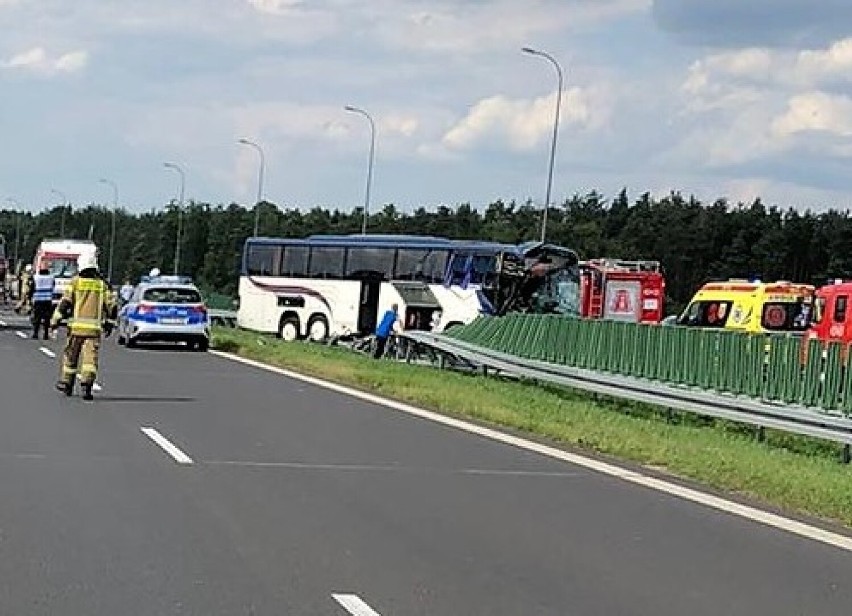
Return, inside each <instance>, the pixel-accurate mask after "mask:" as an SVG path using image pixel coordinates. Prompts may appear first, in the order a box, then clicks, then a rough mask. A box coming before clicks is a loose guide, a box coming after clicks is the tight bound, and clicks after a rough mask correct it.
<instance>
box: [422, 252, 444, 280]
mask: <svg viewBox="0 0 852 616" xmlns="http://www.w3.org/2000/svg"><path fill="white" fill-rule="evenodd" d="M449 258H450V251H449V250H430V251H429V254H428V255H427V256H426V259H425V260H424V261H423V278H424V281H425V282H430V283H433V284H439V283H441V282H443V280H444V274H445V273H446V271H447V261H448V260H449Z"/></svg>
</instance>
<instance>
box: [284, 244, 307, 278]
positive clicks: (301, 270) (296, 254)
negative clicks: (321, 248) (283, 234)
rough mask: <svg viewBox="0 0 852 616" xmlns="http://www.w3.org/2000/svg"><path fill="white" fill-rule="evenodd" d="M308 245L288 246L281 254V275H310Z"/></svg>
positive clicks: (299, 276)
mask: <svg viewBox="0 0 852 616" xmlns="http://www.w3.org/2000/svg"><path fill="white" fill-rule="evenodd" d="M308 251H309V249H308V247H307V246H287V247H285V248H284V254H282V255H281V275H282V276H291V277H293V278H307V276H308Z"/></svg>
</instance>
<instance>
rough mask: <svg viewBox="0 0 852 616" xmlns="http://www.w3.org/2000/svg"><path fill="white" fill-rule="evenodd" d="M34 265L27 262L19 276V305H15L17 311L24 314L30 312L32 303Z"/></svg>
mask: <svg viewBox="0 0 852 616" xmlns="http://www.w3.org/2000/svg"><path fill="white" fill-rule="evenodd" d="M32 271H33V266H32V265H29V264H27V266H26V267H25V268H24V271H23V272H21V274H20V276H19V277H18V305H17V306H15V312H17V313H21V312H23V313H24V314H29V313H30V309H31V307H32V306H31V305H30V295H32V286H33V274H32Z"/></svg>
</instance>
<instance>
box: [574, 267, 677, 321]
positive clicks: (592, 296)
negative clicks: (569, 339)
mask: <svg viewBox="0 0 852 616" xmlns="http://www.w3.org/2000/svg"><path fill="white" fill-rule="evenodd" d="M665 296H666V281H665V278H664V276H663V272H662V268H661V267H660V263H659V262H658V261H623V260H620V259H592V260H590V261H581V262H580V316H581V317H583V318H588V319H610V320H615V321H628V322H631V323H659V322H660V321H662V320H663V317H664V316H665V315H664V312H663V304H664V300H665Z"/></svg>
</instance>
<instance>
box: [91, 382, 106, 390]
mask: <svg viewBox="0 0 852 616" xmlns="http://www.w3.org/2000/svg"><path fill="white" fill-rule="evenodd" d="M92 391H103V387H102V386H101V384H100V383H92Z"/></svg>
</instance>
